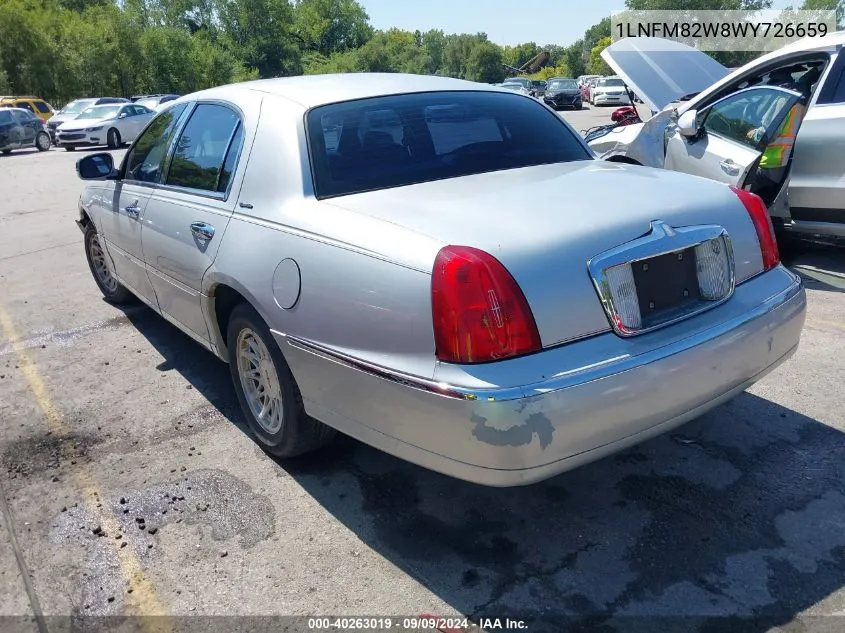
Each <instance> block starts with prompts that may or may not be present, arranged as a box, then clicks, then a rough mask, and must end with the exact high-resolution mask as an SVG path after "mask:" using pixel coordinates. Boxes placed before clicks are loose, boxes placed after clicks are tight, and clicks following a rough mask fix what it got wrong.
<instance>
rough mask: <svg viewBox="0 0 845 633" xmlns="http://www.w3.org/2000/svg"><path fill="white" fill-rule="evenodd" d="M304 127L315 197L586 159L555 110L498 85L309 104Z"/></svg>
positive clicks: (587, 157) (580, 144)
mask: <svg viewBox="0 0 845 633" xmlns="http://www.w3.org/2000/svg"><path fill="white" fill-rule="evenodd" d="M306 126H307V130H308V142H309V151H310V154H311V165H312V171H313V175H314V189H315V193H316V195H317V197H319V198H325V197H330V196H341V195H347V194H352V193H358V192H362V191H370V190H374V189H386V188H390V187H402V186H405V185H411V184H415V183H420V182H426V181H431V180H442V179H445V178H455V177H458V176H466V175H471V174H479V173H484V172H490V171H498V170H503V169H517V168H520V167H528V166H531V165H543V164H550V163H566V162H571V161H576V160H591V159H592V157H591V155H590V154H589V152H588V151H587V150H586V149H585V148H584V146H583V145H582V143H581V141H580V139H578V138H577V137H576V135H575V134H574V133H573V132H572V131H571V130H570V129H569V128H568V127H567V126H566V125H565V124H564V123H563V122H562V121H561V119H560V118H559V117H557V116H556V115H555V114H553V113H551V112H549V111H548V110H547V109H546V108H545V107H543V106H542V105H540V104H539V103H538V102H537V101H535V100H532V99H528V98H526V97H522V96H519V95H511V94H505V93H500V92H481V91H479V92H429V93H417V94H406V95H391V96H386V97H377V98H373V99H360V100H357V101H348V102H343V103H336V104H331V105H325V106H319V107H317V108H314V109H312V110H310V111H309V112H308V113H307V114H306Z"/></svg>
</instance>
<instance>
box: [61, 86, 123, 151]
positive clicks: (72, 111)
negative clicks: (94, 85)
mask: <svg viewBox="0 0 845 633" xmlns="http://www.w3.org/2000/svg"><path fill="white" fill-rule="evenodd" d="M109 103H129V99H124V98H123V97H85V98H83V99H74V100H73V101H71V102H70V103H68V104H66V105H65V106H64V107H63V108H62V109H61V110H59V111H58V112H56V113H55V114H54V115H53V117H52V118H51V119H50V120H49V121H47V131H48V132H49V133H50V141H51V142H52V143H54V144H55V142H56V129H57V128H58V127H59V126H60V125H61V124H62V123H64V122H65V121H70V120H71V119H75V118H76V117H77V116H79V115H80V114H81V113H82V111H83V110H86V109H88V108H90V107H91V106H95V105H105V104H109Z"/></svg>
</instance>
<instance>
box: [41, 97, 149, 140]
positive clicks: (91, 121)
mask: <svg viewBox="0 0 845 633" xmlns="http://www.w3.org/2000/svg"><path fill="white" fill-rule="evenodd" d="M154 114H155V112H154V111H153V110H150V109H149V108H145V107H144V106H142V105H138V104H136V103H125V104H120V103H113V104H108V105H97V106H92V107H90V108H87V109H86V110H84V111H83V112H82V114H80V115H79V116H77V117H76V118H75V119H71V120H70V121H65V122H64V123H62V124H61V125H60V126H59V128H58V130H56V144H57V145H58V146H59V147H64V148H65V149H66V150H67V151H69V152H72V151H73V150H75V149H76V148H77V147H80V146H83V145H87V146H90V145H108V147H109V148H110V149H117V148H118V147H120V146H121V145H123V144H124V143H131V142H132V141H134V140H135V138H136V137H137V136H138V134H140V133H141V130H143V129H144V127H146V125H147V123H149V122H150V119H152V118H153V115H154Z"/></svg>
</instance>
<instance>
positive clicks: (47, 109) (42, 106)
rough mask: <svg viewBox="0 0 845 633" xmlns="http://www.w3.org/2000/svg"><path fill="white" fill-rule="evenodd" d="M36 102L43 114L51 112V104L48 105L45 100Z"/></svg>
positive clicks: (37, 107)
mask: <svg viewBox="0 0 845 633" xmlns="http://www.w3.org/2000/svg"><path fill="white" fill-rule="evenodd" d="M34 103H35V109H36V110H38V111H39V112H41V113H43V114H47V113H48V112H50V106H48V105H47V104H46V103H44V102H43V101H35V102H34Z"/></svg>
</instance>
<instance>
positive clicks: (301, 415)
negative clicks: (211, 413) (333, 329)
mask: <svg viewBox="0 0 845 633" xmlns="http://www.w3.org/2000/svg"><path fill="white" fill-rule="evenodd" d="M249 331H251V334H252V335H255V336H257V337H258V338H260V339H261V342H262V343H263V344H264V347H265V348H266V349H267V351H268V352H269V354H270V358H271V360H272V362H273V365H274V369H275V370H276V376H277V377H278V382H279V391H280V395H281V398H282V420H281V426H280V428H279V429H278V430H277V431H275V432H269V431H268V430H267V429H266V428H264V427H263V426H262V425H261V423H260V422H259V421H258V418H257V416H256V415H255V413H253V411H252V409H251V408H250V406H249V403H248V402H247V396H246V395H245V393H244V387H243V384H242V381H241V375H240V368H239V364H238V341H239V339H240V336H241V333H242V332H243V333H244V334H245V335H249ZM226 344H227V346H228V348H229V373H230V374H231V376H232V383H233V384H234V386H235V393H237V395H238V402H239V403H240V405H241V410H242V411H243V413H244V417H245V418H246V420H247V423H248V424H249V428H250V430H251V431H252V433H253V435H255V437H256V439H257V440H258V443H259V445H260V446H261V447H262V448H263V449H264V450H265V451H266V452H268V453H270V454H272V455H275V456H277V457H283V458H289V457H296V456H298V455H303V454H305V453H309V452H311V451H314V450H317V449H318V448H320V447H322V446H324V445H325V444H327V443H328V442H329V441H331V440H332V439H333V438H334V437H335V435H337V431H335V430H334V429H333V428H331V427H330V426H326V425H325V424H323V423H322V422H319V421H317V420H315V419H314V418H312V417H310V416H308V414H306V413H305V408H304V407H303V405H302V395H301V394H300V392H299V387H298V386H297V384H296V380H295V379H294V377H293V374H292V373H291V371H290V367H289V366H288V364H287V361H285V357H284V355H283V354H282V351H281V350H280V349H279V346H278V345H277V344H276V341H275V340H274V339H273V336H272V334H270V330H269V328H268V327H267V324H266V323H264V320H263V319H262V318H261V316H260V315H259V314H258V313H257V312H256V311H255V309H254V308H253V307H252V306H251V305H249V304H246V303H241V304H240V305H238V306H237V307H236V308H235V309H234V310H233V311H232V314H231V316H230V317H229V327H228V330H227V332H226Z"/></svg>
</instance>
